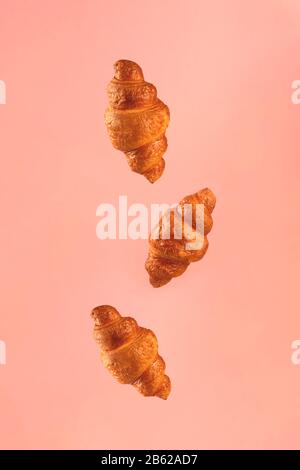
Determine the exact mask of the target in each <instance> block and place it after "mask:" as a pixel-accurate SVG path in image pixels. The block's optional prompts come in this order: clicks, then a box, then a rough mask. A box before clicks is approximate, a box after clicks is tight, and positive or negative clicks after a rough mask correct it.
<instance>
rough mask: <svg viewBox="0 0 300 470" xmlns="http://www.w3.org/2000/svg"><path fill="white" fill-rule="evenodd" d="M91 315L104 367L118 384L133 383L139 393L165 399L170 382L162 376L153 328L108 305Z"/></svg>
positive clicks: (160, 360)
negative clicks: (148, 327)
mask: <svg viewBox="0 0 300 470" xmlns="http://www.w3.org/2000/svg"><path fill="white" fill-rule="evenodd" d="M91 316H92V318H93V320H94V322H95V326H94V338H95V340H96V342H97V343H98V345H99V346H100V351H101V353H100V356H101V360H102V362H103V365H104V367H106V368H107V369H108V371H109V372H110V373H111V374H112V375H113V376H114V377H115V379H117V380H118V381H119V382H120V383H123V384H131V385H133V386H134V387H135V388H136V389H137V390H138V391H139V392H140V393H141V394H142V395H144V396H156V397H159V398H163V399H164V400H166V399H167V398H168V396H169V393H170V390H171V382H170V379H169V377H168V376H167V375H165V363H164V360H163V359H162V358H161V357H160V356H159V354H158V344H157V339H156V336H155V334H154V333H153V331H151V330H148V329H146V328H142V327H140V326H139V325H138V324H137V322H136V321H135V320H134V319H133V318H131V317H122V316H121V315H120V314H119V312H118V311H117V310H116V309H115V308H114V307H111V306H110V305H102V306H100V307H96V308H94V309H93V310H92V313H91Z"/></svg>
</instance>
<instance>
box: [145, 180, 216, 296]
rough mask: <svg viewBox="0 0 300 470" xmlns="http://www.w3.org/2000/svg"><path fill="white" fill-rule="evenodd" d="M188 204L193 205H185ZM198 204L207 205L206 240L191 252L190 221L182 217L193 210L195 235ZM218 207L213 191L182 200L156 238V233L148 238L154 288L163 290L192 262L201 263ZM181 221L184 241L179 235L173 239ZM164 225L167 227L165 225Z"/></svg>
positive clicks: (150, 270) (151, 279)
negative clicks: (213, 212)
mask: <svg viewBox="0 0 300 470" xmlns="http://www.w3.org/2000/svg"><path fill="white" fill-rule="evenodd" d="M186 204H189V205H190V206H185V205H186ZM197 204H203V206H204V207H203V208H204V213H203V215H204V217H203V220H202V224H203V239H202V242H201V243H200V245H198V246H197V248H198V249H194V248H193V249H189V248H190V246H189V245H187V243H189V242H190V241H191V238H189V237H186V236H185V233H186V232H185V229H186V227H185V224H186V219H187V220H188V222H189V219H188V217H186V218H183V216H184V213H185V210H186V211H187V210H188V208H190V221H191V222H192V223H191V225H190V226H189V227H188V228H190V229H192V230H193V231H194V236H195V234H196V232H197V230H196V218H195V214H196V205H197ZM215 204H216V198H215V195H214V194H213V192H212V191H211V190H210V189H208V188H206V189H202V190H201V191H198V192H197V193H195V194H192V195H190V196H187V197H185V198H184V199H182V201H180V203H179V205H178V206H177V208H176V209H173V210H172V211H171V212H170V214H169V217H168V219H167V222H166V220H165V218H164V215H163V216H162V217H161V218H160V221H159V224H158V227H156V229H155V231H156V234H157V235H156V238H155V236H154V235H153V234H154V231H153V233H152V234H151V236H150V238H149V254H148V258H147V260H146V263H145V267H146V270H147V271H148V273H149V276H150V282H151V284H152V286H153V287H161V286H163V285H165V284H167V283H168V282H169V281H170V280H171V279H172V278H173V277H177V276H180V275H181V274H183V273H184V271H185V270H186V269H187V267H188V265H189V264H190V263H191V262H193V261H198V260H200V259H201V258H202V257H203V256H204V255H205V253H206V251H207V248H208V240H207V234H208V233H209V232H210V230H211V228H212V225H213V220H212V217H211V213H212V211H213V209H214V207H215ZM178 209H179V211H178ZM178 221H179V226H180V229H181V233H182V237H181V239H177V238H178V237H177V236H176V237H174V230H175V226H176V225H175V222H177V227H178ZM163 224H165V225H164V226H163ZM166 226H167V228H168V230H169V234H168V239H163V237H162V227H164V230H166ZM165 238H166V237H165Z"/></svg>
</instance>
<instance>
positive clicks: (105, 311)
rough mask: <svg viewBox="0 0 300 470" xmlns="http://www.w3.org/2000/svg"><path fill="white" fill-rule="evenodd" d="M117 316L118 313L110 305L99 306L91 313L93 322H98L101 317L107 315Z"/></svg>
mask: <svg viewBox="0 0 300 470" xmlns="http://www.w3.org/2000/svg"><path fill="white" fill-rule="evenodd" d="M112 313H113V314H119V312H118V311H117V310H116V309H115V308H114V307H112V306H111V305H99V306H98V307H94V308H93V310H92V311H91V317H92V319H93V320H94V321H95V322H99V321H100V320H101V319H102V318H103V317H106V316H107V315H109V314H112Z"/></svg>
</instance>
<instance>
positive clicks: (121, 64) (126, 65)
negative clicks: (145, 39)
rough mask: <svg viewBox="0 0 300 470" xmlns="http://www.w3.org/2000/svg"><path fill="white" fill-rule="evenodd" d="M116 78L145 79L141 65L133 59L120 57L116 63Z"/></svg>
mask: <svg viewBox="0 0 300 470" xmlns="http://www.w3.org/2000/svg"><path fill="white" fill-rule="evenodd" d="M114 70H115V78H116V79H117V80H124V81H126V80H128V81H140V80H144V75H143V71H142V69H141V67H140V66H139V65H138V64H137V63H136V62H133V61H132V60H128V59H120V60H117V61H116V62H115V63H114Z"/></svg>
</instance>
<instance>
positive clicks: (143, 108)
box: [105, 60, 170, 183]
mask: <svg viewBox="0 0 300 470" xmlns="http://www.w3.org/2000/svg"><path fill="white" fill-rule="evenodd" d="M114 68H115V76H114V78H113V79H112V80H111V82H110V83H109V85H108V89H107V93H108V100H109V107H108V109H107V110H106V113H105V123H106V126H107V129H108V133H109V136H110V139H111V142H112V144H113V146H114V147H115V148H117V149H118V150H121V151H123V152H124V153H125V155H126V158H127V162H128V164H129V166H130V168H131V169H132V170H133V171H135V172H137V173H140V174H142V175H144V176H145V177H146V178H147V179H148V180H149V181H150V182H151V183H153V182H154V181H156V180H157V179H158V178H159V177H160V176H161V174H162V173H163V170H164V166H165V161H164V159H163V155H164V153H165V152H166V149H167V139H166V137H165V131H166V128H167V127H168V124H169V120H170V113H169V109H168V107H167V106H166V105H165V104H164V103H163V102H162V101H161V100H159V99H158V98H157V91H156V88H155V86H154V85H152V84H151V83H148V82H146V81H145V80H144V76H143V72H142V69H141V67H140V66H139V65H138V64H136V63H135V62H132V61H129V60H119V61H118V62H116V63H115V65H114Z"/></svg>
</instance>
